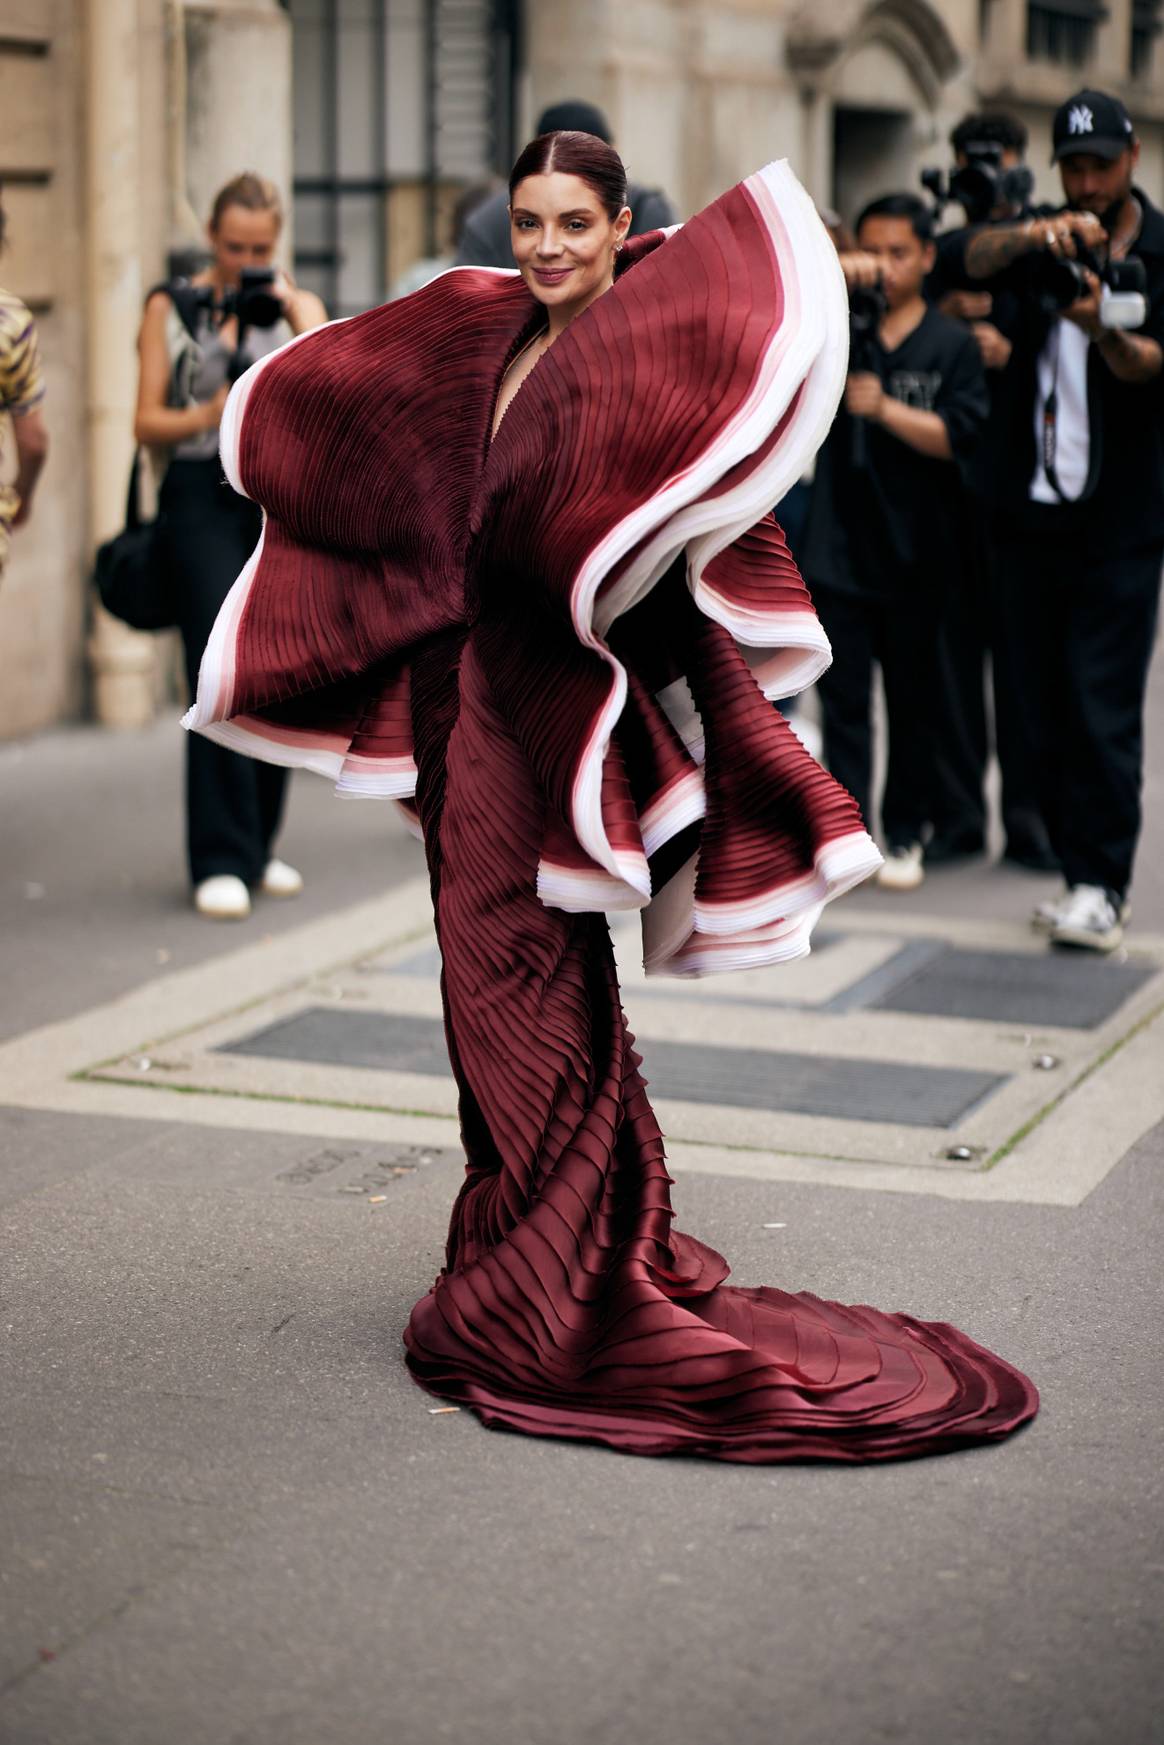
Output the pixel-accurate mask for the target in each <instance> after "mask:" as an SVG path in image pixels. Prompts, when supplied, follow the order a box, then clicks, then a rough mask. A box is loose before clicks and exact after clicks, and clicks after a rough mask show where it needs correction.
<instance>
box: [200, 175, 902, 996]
mask: <svg viewBox="0 0 1164 1745" xmlns="http://www.w3.org/2000/svg"><path fill="white" fill-rule="evenodd" d="M628 255H629V256H630V260H631V265H630V267H629V270H626V271H623V272H621V273H620V276H619V278H618V279H617V281H616V283H615V285H614V287H613V289H612V290H611V291H610V292H608V293H607V294H606V295H605V296H603V297H602V298H600V299H599V300H598V301H597V302H596V303H594V304H593V305H592V306H591V307H590V308H589V309H588V310H587V311H586V312H585V313H584V314H583V315H582V316H580V317H578V318H577V319H576V320H575V321H574V322H573V323H572V324H571V326H570V328H569V329H568V330H567V332H566V333H565V334H564V335H563V336H562V337H561V338H560V339H559V340H558V341H557V342H556V343H555V344H554V346H553V347H552V348H551V349H550V350H549V351H548V352H547V353H546V354H545V356H544V357H543V358H542V359H541V360H540V361H539V363H538V364H537V365H536V366H535V368H534V369H533V371H532V372H531V373H530V375H529V377H528V378H527V380H526V382H525V384H524V385H523V387H522V389H521V391H520V392H519V394H518V396H517V398H516V399H515V401H514V402H513V404H512V405H511V407H510V409H509V411H508V412H507V414H506V416H505V418H504V420H503V422H502V424H501V427H500V429H499V431H498V433H497V436H496V438H495V439H494V441H493V443H492V445H491V446H490V445H489V442H488V432H489V426H490V421H491V416H492V408H493V404H494V399H495V395H496V389H497V386H498V384H499V382H500V377H501V374H502V372H503V370H504V367H505V364H506V362H507V360H508V358H509V356H511V355H512V351H513V348H514V346H515V345H516V344H517V343H519V342H520V339H521V337H522V334H523V333H524V332H526V331H529V330H530V323H531V319H536V314H537V312H536V309H534V307H533V305H532V300H531V299H530V298H529V296H528V293H527V292H526V291H525V288H524V286H523V285H522V284H521V281H520V280H519V279H518V278H517V276H516V275H515V274H501V273H498V274H490V273H485V272H482V271H480V270H474V269H458V270H454V271H453V272H451V273H448V274H446V275H445V276H444V277H443V278H442V279H440V280H438V281H436V282H435V283H434V284H433V285H432V286H430V287H428V288H427V289H426V290H425V291H424V292H421V293H419V294H418V295H417V296H415V297H413V298H409V299H406V300H404V301H403V302H401V303H398V304H394V305H390V306H389V307H388V309H387V310H380V311H373V312H372V314H371V315H369V316H365V317H359V318H357V319H356V320H355V321H350V322H345V323H340V324H336V325H334V326H333V327H330V328H326V329H322V330H319V331H318V332H317V333H315V334H312V335H309V336H306V337H305V338H304V339H302V340H299V341H295V342H293V343H292V345H291V346H289V347H286V348H284V350H283V351H282V352H279V353H277V354H275V355H274V357H273V358H271V359H269V360H264V362H263V363H262V364H260V365H256V366H255V368H254V369H253V370H252V371H251V372H249V373H248V376H246V377H244V378H243V381H242V382H241V383H240V384H239V385H238V386H237V387H236V389H235V391H234V394H233V396H232V399H231V402H230V405H229V406H228V416H227V419H226V423H225V426H224V459H225V462H226V465H227V470H228V474H229V476H230V477H231V479H232V482H233V483H235V485H236V487H238V488H241V489H243V490H244V491H246V492H247V494H248V495H250V496H252V497H255V498H256V499H257V500H258V501H259V502H260V503H261V504H262V505H263V508H264V510H265V526H264V534H263V540H262V543H261V545H260V548H259V550H258V551H257V552H256V553H255V555H254V557H253V558H252V560H251V563H250V565H248V568H247V571H245V572H244V574H243V576H242V577H240V579H239V582H238V583H237V584H236V587H235V589H234V591H233V593H232V595H231V597H230V599H229V600H228V601H227V604H226V606H225V607H224V609H223V612H222V614H221V616H220V619H219V622H218V625H217V626H216V628H215V632H214V636H213V638H212V640H211V644H210V646H209V647H208V650H207V655H206V658H205V660H204V663H203V672H202V678H201V682H200V685H199V696H198V700H197V703H196V705H195V708H194V709H193V710H192V711H191V713H190V716H189V717H187V722H188V725H191V726H194V727H197V728H198V729H199V730H201V731H204V732H209V733H211V734H212V735H213V736H215V737H218V738H220V739H222V740H223V741H224V742H225V743H229V744H233V745H235V746H237V747H238V748H239V749H245V750H250V751H252V752H254V753H255V754H257V755H263V756H269V757H273V758H274V759H276V760H277V761H281V762H286V763H299V764H304V765H307V766H308V767H313V768H317V769H321V770H324V771H326V772H327V773H330V774H333V775H334V776H335V777H336V779H337V781H338V783H339V785H340V787H341V789H344V790H346V791H349V792H365V793H380V794H388V795H392V796H395V797H397V798H404V797H406V796H407V795H408V794H409V793H410V792H411V784H412V783H413V782H414V781H415V774H414V768H413V764H412V757H411V715H410V703H409V697H408V658H409V650H410V648H412V647H415V645H416V644H417V643H418V642H419V641H421V640H423V639H424V638H426V637H429V636H432V635H434V634H436V633H439V632H440V631H441V630H442V629H445V628H449V627H452V626H455V625H458V624H460V625H462V626H465V627H467V634H469V635H470V636H471V637H472V638H473V641H474V645H475V650H476V654H477V657H478V660H479V662H480V666H481V670H482V671H483V672H484V673H485V674H486V675H487V677H488V682H489V685H490V688H491V691H492V694H493V697H494V699H495V701H496V704H497V707H498V709H499V711H500V712H501V714H502V716H503V717H504V719H505V721H506V723H507V726H508V727H509V729H510V731H511V732H512V733H513V735H514V737H515V739H516V740H517V742H518V743H519V744H520V746H521V748H522V751H523V754H524V756H525V758H526V760H527V762H528V764H529V767H530V769H531V771H532V772H533V775H534V777H535V779H536V782H537V785H538V789H539V791H540V793H541V795H542V796H543V800H544V822H543V826H542V828H543V831H544V840H543V842H542V846H541V854H540V865H539V871H538V893H539V895H540V897H541V899H542V901H543V902H544V903H546V904H547V905H550V906H553V907H558V908H563V909H569V910H594V909H618V908H624V909H625V908H638V909H642V910H643V911H644V941H645V955H646V962H647V967H648V969H649V970H653V971H668V972H671V973H680V974H684V973H687V974H690V973H699V972H701V971H703V970H707V969H712V968H720V967H723V968H738V967H742V966H743V965H746V964H750V963H766V962H773V961H777V960H779V959H782V958H787V957H791V956H796V955H799V954H801V953H802V952H804V951H805V950H807V948H808V935H809V932H810V930H811V926H812V923H813V921H814V920H815V918H816V915H817V914H818V913H819V910H820V907H821V905H822V904H823V902H824V901H825V900H827V899H828V898H829V897H831V896H834V895H836V894H837V893H838V892H839V891H842V890H844V889H847V888H848V887H850V886H851V885H853V884H854V883H856V882H858V881H859V880H860V879H862V878H864V877H866V876H867V875H868V874H869V873H870V872H871V871H872V870H873V869H874V868H875V867H876V865H877V864H878V860H879V856H878V854H877V851H876V849H875V847H874V845H873V843H872V842H871V841H870V839H869V837H868V835H867V834H866V832H865V830H864V827H863V825H862V822H861V819H860V817H859V814H858V812H857V809H856V806H855V805H854V803H853V801H852V800H851V799H850V797H849V796H848V795H847V794H846V793H845V792H844V791H843V790H842V789H841V788H839V787H838V786H837V784H836V783H835V782H833V780H832V779H831V777H829V776H828V775H827V774H826V773H825V772H824V771H823V770H821V769H820V768H819V766H818V765H817V764H816V763H815V762H814V761H813V759H812V758H811V757H809V755H808V754H807V752H805V751H804V749H803V748H802V747H801V745H800V743H799V741H798V740H797V739H796V737H795V735H794V734H793V733H792V731H791V729H790V728H789V727H788V725H787V723H786V722H785V721H784V719H783V718H782V716H781V715H780V713H779V712H778V710H777V709H776V708H775V707H774V702H773V700H774V699H776V698H778V697H781V696H787V695H790V694H792V693H793V692H795V691H798V690H800V689H802V688H803V687H804V686H806V685H808V684H811V683H812V682H813V681H814V680H815V679H816V678H817V677H819V675H820V673H821V672H822V671H823V670H824V668H825V667H826V666H827V664H828V661H829V658H830V657H829V648H828V643H827V640H826V638H825V636H824V633H823V631H822V629H821V627H820V624H819V622H818V620H817V618H816V615H815V613H814V611H813V608H812V603H811V601H810V599H809V596H808V593H807V591H806V589H805V587H804V584H803V582H802V581H801V579H800V576H799V573H798V571H797V569H796V566H795V563H794V562H793V559H792V557H791V554H790V553H789V551H788V548H787V546H786V544H785V542H784V539H783V535H782V534H781V532H780V530H779V527H778V526H777V524H776V523H775V521H774V520H773V518H772V516H771V513H770V511H771V508H772V505H773V504H776V503H778V502H779V499H780V498H781V497H782V496H783V495H784V493H785V492H786V491H787V490H788V489H789V487H790V486H791V485H792V484H794V483H795V482H796V480H797V479H798V478H799V477H800V476H801V474H802V473H803V471H804V469H805V467H806V465H807V463H808V461H809V460H810V458H811V456H812V455H813V453H814V452H815V450H816V448H817V447H818V446H819V444H820V442H821V440H822V439H823V436H824V434H825V432H826V430H827V429H828V427H829V424H830V423H831V421H832V418H833V416H834V414H835V411H836V406H837V401H838V398H839V395H840V392H841V388H842V386H843V382H844V375H845V368H846V362H847V333H848V323H847V308H846V299H845V292H844V283H843V278H842V275H841V272H840V268H839V265H838V262H837V260H836V256H835V252H834V250H833V248H832V245H831V243H830V241H829V239H828V237H827V235H826V233H825V232H824V229H823V227H822V225H821V224H820V221H819V219H818V218H817V215H816V213H815V210H814V208H813V206H812V203H811V202H810V201H809V199H808V197H807V195H806V194H805V193H804V191H803V190H802V189H801V188H800V186H799V184H798V183H797V182H796V180H795V178H794V177H793V175H792V174H791V172H790V171H789V169H788V168H787V166H786V165H784V164H773V165H769V166H768V167H767V168H766V169H764V170H762V171H760V172H759V173H758V174H757V175H755V176H752V177H750V178H749V179H748V180H747V181H746V182H744V183H741V184H740V185H739V186H738V187H736V188H734V189H732V190H730V191H729V192H728V193H727V194H725V195H723V196H722V197H721V198H720V199H719V200H717V201H716V202H715V203H714V204H713V205H712V206H710V207H708V208H707V209H706V210H705V211H704V212H702V213H700V214H699V216H698V217H696V218H695V219H693V220H692V221H691V222H690V223H688V224H687V225H685V226H683V227H682V228H681V229H680V230H678V231H677V232H675V233H673V234H672V235H670V236H669V238H667V240H665V241H662V239H661V238H659V237H655V238H653V239H637V242H636V244H632V245H630V247H629V249H628Z"/></svg>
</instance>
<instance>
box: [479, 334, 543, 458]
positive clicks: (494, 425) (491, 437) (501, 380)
mask: <svg viewBox="0 0 1164 1745" xmlns="http://www.w3.org/2000/svg"><path fill="white" fill-rule="evenodd" d="M548 332H549V328H548V327H544V328H543V327H540V326H539V328H538V331H537V332H536V333H531V334H530V336H529V338H528V339H527V340H524V341H523V342H522V344H521V345H519V346H518V348H517V350H516V351H515V352H514V353H513V356H512V357H509V358H507V359H506V361H505V363H504V365H503V367H502V370H501V374H500V376H499V377H498V379H497V387H496V389H495V391H494V394H493V400H492V404H491V405H490V408H489V423H488V424H487V426H486V430H485V435H486V445H485V453H486V455H488V454H489V452H490V450H491V449H492V447H493V444H494V443H495V442H496V441H497V438H498V436H499V434H500V432H501V426H502V425H503V424H504V423H505V420H506V418H507V417H508V416H509V414H510V413H511V412H512V411H513V408H514V406H515V404H516V403H517V401H518V400H519V399H520V398H521V394H522V389H523V388H524V387H525V385H526V383H527V382H528V381H529V379H530V377H531V376H532V375H533V373H534V371H535V370H536V369H537V367H538V365H539V364H540V363H541V361H542V358H544V357H545V355H546V352H548V351H551V350H552V349H553V346H554V341H553V340H551V341H550V344H549V345H547V346H546V350H545V351H543V352H542V355H541V357H538V358H535V359H534V361H533V363H532V364H531V365H530V368H529V369H528V370H527V372H526V374H525V375H524V376H523V377H522V379H521V381H520V383H519V384H518V386H517V388H516V389H515V390H514V393H513V396H512V398H511V399H510V401H509V404H508V405H507V406H506V408H505V411H504V412H503V413H502V414H501V417H500V418H498V416H497V404H498V401H499V400H500V399H501V394H502V390H503V389H504V387H505V379H506V377H507V376H508V375H509V372H510V370H511V369H512V368H513V366H514V364H515V363H517V361H518V359H519V358H521V357H523V356H524V354H525V353H526V352H527V351H528V350H529V348H530V346H531V345H534V344H536V342H537V341H538V340H539V339H540V338H541V337H542V336H543V335H544V334H546V333H548Z"/></svg>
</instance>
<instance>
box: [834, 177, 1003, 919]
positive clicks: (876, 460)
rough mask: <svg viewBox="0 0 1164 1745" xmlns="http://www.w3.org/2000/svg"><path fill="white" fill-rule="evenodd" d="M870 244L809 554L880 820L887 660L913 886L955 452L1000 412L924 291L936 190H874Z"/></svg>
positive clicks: (841, 704)
mask: <svg viewBox="0 0 1164 1745" xmlns="http://www.w3.org/2000/svg"><path fill="white" fill-rule="evenodd" d="M857 246H858V249H859V250H860V251H861V256H860V257H858V260H857V263H856V264H855V265H854V266H853V267H850V269H849V270H848V271H847V272H846V280H847V282H848V284H849V302H850V322H851V326H852V345H851V352H850V373H849V378H848V382H847V385H846V389H845V399H844V403H843V407H842V410H841V412H840V414H839V415H838V417H837V420H836V422H835V423H834V425H833V427H832V430H831V431H830V432H829V435H828V438H827V439H826V441H825V444H824V447H823V448H822V449H821V451H820V454H819V455H818V457H817V470H816V481H815V484H814V486H813V495H812V506H811V509H810V511H809V518H808V526H807V529H806V534H805V539H804V544H803V549H802V552H801V554H800V555H801V568H802V570H803V571H804V575H805V579H806V581H807V582H808V584H809V587H810V588H811V590H812V594H813V598H814V600H815V602H816V606H817V610H818V611H819V613H820V617H821V622H822V623H823V625H824V628H825V630H826V632H827V634H828V637H829V640H830V642H831V643H832V646H833V665H832V666H831V667H830V669H829V671H828V672H827V673H826V674H825V675H824V676H823V677H822V679H821V680H820V682H819V687H818V688H819V692H820V698H821V710H822V716H823V726H824V748H825V756H826V759H827V761H828V765H829V768H830V769H831V770H832V773H833V774H834V775H835V776H836V777H837V779H838V780H839V781H840V782H842V783H843V784H844V786H845V787H847V788H848V790H849V792H850V793H851V794H852V795H853V797H854V799H856V801H857V802H858V804H859V805H860V807H861V809H862V811H863V812H864V814H865V816H866V817H867V818H870V817H872V812H871V809H870V804H869V802H870V797H871V796H870V788H871V783H872V721H871V704H872V675H873V664H874V662H876V663H877V664H878V665H879V666H880V668H881V674H882V679H883V682H884V686H885V698H886V708H887V712H888V717H889V764H888V771H887V775H886V782H885V792H884V796H883V799H882V805H881V820H882V831H883V835H884V838H885V842H886V846H887V851H888V852H887V858H886V862H885V865H884V866H883V867H882V869H881V872H880V874H879V875H878V877H879V881H880V883H881V884H883V885H885V886H887V887H888V888H890V889H895V890H912V889H914V888H915V887H916V886H917V885H919V884H920V883H921V880H922V877H923V868H922V853H923V850H922V844H923V841H924V839H925V836H926V833H927V831H928V829H929V828H930V827H931V826H933V827H935V828H940V827H941V826H942V824H943V822H944V819H943V795H942V793H941V791H940V788H939V785H938V782H937V780H936V769H935V762H934V743H935V720H936V718H937V714H938V711H939V709H940V706H941V699H940V696H939V688H938V673H937V645H938V633H939V626H940V623H941V618H942V613H943V610H944V607H945V604H946V589H947V586H948V584H949V581H950V579H951V576H952V572H953V571H954V570H955V569H956V563H957V552H958V539H957V535H956V528H957V525H958V516H959V514H960V509H959V504H960V495H961V485H960V480H959V470H958V465H957V460H958V459H959V458H960V457H962V456H964V455H965V454H966V453H967V452H968V450H969V448H970V447H971V446H972V445H973V443H974V441H975V439H976V437H977V434H978V432H979V430H980V429H981V427H982V423H983V421H984V419H985V417H986V409H987V399H986V385H985V382H984V380H983V375H982V365H981V362H980V360H979V356H978V348H977V346H976V345H975V343H974V341H973V339H971V337H970V335H969V334H968V333H967V332H966V330H965V328H964V327H961V326H959V325H958V324H956V323H955V322H952V321H948V320H946V318H945V317H944V316H942V315H939V314H938V313H937V311H936V310H934V309H931V308H930V307H929V306H928V304H927V303H926V301H925V299H924V297H923V296H922V285H923V283H924V281H925V278H926V275H927V273H929V272H930V271H931V270H932V268H933V264H934V254H935V249H934V242H933V234H932V222H931V216H930V212H929V209H928V207H927V206H926V205H925V203H924V202H923V201H922V200H920V199H918V198H917V196H916V195H914V194H891V195H888V196H886V197H885V198H884V199H880V200H875V201H873V203H872V204H871V205H870V206H867V207H866V208H865V210H864V212H863V213H862V214H861V217H860V219H859V221H858V224H857ZM846 264H847V263H846V262H845V261H844V260H842V265H843V266H845V265H846ZM870 268H871V269H872V270H871V271H870ZM871 280H872V282H871ZM952 529H953V530H954V537H953V540H952V539H951V533H952Z"/></svg>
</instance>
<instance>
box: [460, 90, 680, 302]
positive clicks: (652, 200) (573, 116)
mask: <svg viewBox="0 0 1164 1745" xmlns="http://www.w3.org/2000/svg"><path fill="white" fill-rule="evenodd" d="M534 131H535V135H536V137H538V138H541V137H542V135H543V134H547V133H557V132H563V133H590V134H593V135H594V137H595V138H596V139H601V140H604V141H605V142H606V144H607V145H613V143H614V138H613V135H612V133H611V129H610V123H609V122H608V121H607V119H606V116H605V115H604V114H603V113H602V110H601V109H599V108H597V107H596V105H595V104H593V103H585V102H583V101H581V99H579V98H569V99H567V100H566V101H565V102H562V103H551V104H550V106H549V108H548V109H543V110H542V113H541V115H540V116H539V117H538V124H537V127H536V129H535V130H534ZM626 198H627V205H628V206H629V207H630V209H631V223H630V230H629V231H628V232H627V234H628V235H629V236H645V235H646V233H647V231H649V230H666V229H667V228H668V226H669V225H672V224H674V223H675V212H674V209H673V207H672V205H671V202H670V200H668V198H667V196H666V194H664V193H663V192H662V191H661V190H660V189H658V188H643V187H641V186H640V185H639V184H638V183H637V182H629V183H628V184H627V192H626ZM514 264H515V263H514V258H513V249H512V248H511V246H510V233H509V194H508V192H507V191H506V190H505V189H504V188H502V189H501V190H500V191H499V192H498V193H496V194H494V195H492V196H491V197H490V198H489V199H488V200H485V201H483V202H482V203H481V205H479V206H478V207H477V208H476V210H475V211H474V212H473V213H472V214H471V215H470V216H469V218H468V219H467V220H466V223H465V228H464V231H463V233H462V236H461V241H460V246H459V247H458V249H457V256H456V260H455V262H454V265H455V266H458V267H512V266H513V265H514Z"/></svg>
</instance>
